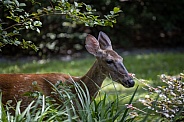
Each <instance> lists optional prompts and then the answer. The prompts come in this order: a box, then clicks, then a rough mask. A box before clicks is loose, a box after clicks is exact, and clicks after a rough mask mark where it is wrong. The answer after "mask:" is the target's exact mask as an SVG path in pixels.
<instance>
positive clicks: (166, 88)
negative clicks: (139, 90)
mask: <svg viewBox="0 0 184 122" xmlns="http://www.w3.org/2000/svg"><path fill="white" fill-rule="evenodd" d="M160 79H161V81H162V82H163V84H164V85H162V86H157V87H152V86H150V85H148V84H147V83H146V82H145V80H139V81H140V82H141V83H143V84H144V85H145V86H146V91H147V92H148V94H147V95H145V97H144V98H140V99H139V101H140V102H141V103H142V104H143V105H144V106H146V107H147V108H148V109H150V110H151V111H152V112H154V113H155V114H159V115H162V116H163V117H164V118H166V119H169V120H172V121H175V120H180V119H182V118H184V74H183V73H181V74H180V75H179V76H167V75H165V74H162V75H161V76H160Z"/></svg>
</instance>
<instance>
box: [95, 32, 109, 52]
mask: <svg viewBox="0 0 184 122" xmlns="http://www.w3.org/2000/svg"><path fill="white" fill-rule="evenodd" d="M98 41H99V43H100V47H101V49H103V50H112V45H111V40H110V38H109V37H108V36H107V35H106V34H105V33H104V32H102V31H100V32H99V35H98Z"/></svg>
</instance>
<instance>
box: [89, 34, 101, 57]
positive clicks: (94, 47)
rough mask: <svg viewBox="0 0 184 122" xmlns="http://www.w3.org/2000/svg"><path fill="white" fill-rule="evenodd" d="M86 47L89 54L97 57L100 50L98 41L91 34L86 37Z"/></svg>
mask: <svg viewBox="0 0 184 122" xmlns="http://www.w3.org/2000/svg"><path fill="white" fill-rule="evenodd" d="M85 47H86V49H87V51H88V52H89V53H91V54H93V55H94V56H96V55H97V52H98V50H99V49H100V46H99V42H98V40H97V39H96V38H95V37H94V36H92V35H90V34H88V35H87V37H86V45H85Z"/></svg>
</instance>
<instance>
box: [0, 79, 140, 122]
mask: <svg viewBox="0 0 184 122" xmlns="http://www.w3.org/2000/svg"><path fill="white" fill-rule="evenodd" d="M48 82H49V81H48ZM49 83H50V82H49ZM51 85H52V86H53V92H52V94H54V95H57V98H51V97H49V96H45V95H43V94H41V93H40V92H34V93H30V94H34V96H35V94H36V95H37V100H35V101H32V102H31V103H30V104H29V105H28V106H27V108H26V109H24V110H23V111H21V101H18V102H17V104H16V106H15V107H13V106H10V105H2V103H1V102H0V105H1V107H0V121H3V122H42V121H45V122H50V121H66V122H73V121H76V122H78V121H81V122H114V121H116V122H124V121H132V120H133V119H134V117H132V116H130V114H129V113H130V112H129V108H128V107H127V106H126V105H123V106H121V105H122V104H120V101H122V99H123V98H121V97H119V96H118V95H116V99H114V100H109V99H108V96H107V95H106V94H103V96H102V95H101V98H100V100H91V98H90V94H89V91H88V89H87V87H86V86H85V84H83V85H84V87H81V86H80V85H79V84H78V83H74V88H75V90H76V91H77V94H76V95H74V94H72V93H71V88H70V86H66V85H65V84H63V83H62V82H59V84H58V83H57V84H51ZM137 88H138V87H137ZM136 92H137V89H136V90H135V92H134V93H133V94H132V96H131V98H130V101H129V103H128V104H131V103H132V102H133V98H134V96H135V94H136ZM58 99H59V100H61V101H62V102H61V104H58V103H55V101H58ZM0 101H2V92H1V96H0ZM91 101H92V102H91ZM12 108H13V109H14V112H13V113H14V114H13V113H11V112H12ZM10 109H11V110H10Z"/></svg>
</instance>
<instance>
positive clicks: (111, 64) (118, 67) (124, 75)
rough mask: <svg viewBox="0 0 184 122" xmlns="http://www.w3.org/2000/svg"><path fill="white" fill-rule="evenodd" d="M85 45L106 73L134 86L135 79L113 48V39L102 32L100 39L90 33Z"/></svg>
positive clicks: (113, 78)
mask: <svg viewBox="0 0 184 122" xmlns="http://www.w3.org/2000/svg"><path fill="white" fill-rule="evenodd" d="M85 47H86V49H87V51H88V52H89V53H91V54H93V55H94V56H95V57H96V59H97V61H98V65H99V67H101V70H102V72H103V73H104V75H106V76H107V77H109V78H111V79H112V80H113V81H115V82H118V83H120V84H122V85H123V86H125V87H127V88H129V87H133V86H134V84H135V83H134V80H133V79H132V77H131V76H130V75H129V73H128V71H127V70H126V68H125V66H124V64H123V58H122V57H121V56H119V55H118V54H117V53H116V52H115V51H114V50H113V49H112V45H111V41H110V39H109V37H108V36H107V35H106V34H105V33H103V32H100V33H99V35H98V40H97V39H96V38H95V37H94V36H92V35H88V36H87V37H86V45H85Z"/></svg>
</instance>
